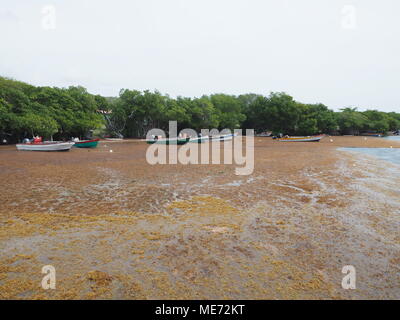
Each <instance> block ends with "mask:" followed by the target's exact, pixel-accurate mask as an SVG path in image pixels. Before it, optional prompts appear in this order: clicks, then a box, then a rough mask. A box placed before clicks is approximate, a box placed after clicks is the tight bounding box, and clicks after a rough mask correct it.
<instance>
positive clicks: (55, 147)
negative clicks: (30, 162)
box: [16, 141, 75, 151]
mask: <svg viewBox="0 0 400 320" xmlns="http://www.w3.org/2000/svg"><path fill="white" fill-rule="evenodd" d="M74 144H75V142H51V141H46V142H39V143H19V144H17V145H16V146H17V149H18V150H21V151H69V150H70V149H71V148H72V146H73V145H74Z"/></svg>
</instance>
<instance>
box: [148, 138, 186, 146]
mask: <svg viewBox="0 0 400 320" xmlns="http://www.w3.org/2000/svg"><path fill="white" fill-rule="evenodd" d="M189 140H190V137H187V138H170V139H164V138H158V139H148V140H146V142H147V143H148V144H154V143H158V144H168V145H169V144H178V145H182V144H186V143H188V142H189Z"/></svg>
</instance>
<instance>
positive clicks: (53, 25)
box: [0, 0, 400, 111]
mask: <svg viewBox="0 0 400 320" xmlns="http://www.w3.org/2000/svg"><path fill="white" fill-rule="evenodd" d="M399 15H400V1H398V0H381V1H378V0H359V1H356V0H347V1H342V0H335V1H333V0H130V1H128V0H127V1H122V0H113V1H111V0H110V1H99V0H86V1H82V0H68V1H67V0H55V1H41V0H0V41H1V44H0V75H2V76H7V77H12V78H15V79H17V80H21V81H25V82H29V83H31V84H34V85H41V86H44V85H47V86H60V87H65V86H69V85H82V86H84V87H86V88H87V89H88V90H89V91H90V92H92V93H96V94H102V95H105V96H116V95H118V92H119V90H120V89H121V88H129V89H138V90H145V89H150V90H154V89H158V90H159V91H161V92H162V93H168V94H170V95H171V96H173V97H175V96H177V95H183V96H201V95H202V94H210V93H217V92H223V93H230V94H241V93H248V92H253V93H260V94H265V95H268V94H269V92H271V91H285V92H287V93H289V94H290V95H292V96H294V98H295V99H296V100H298V101H301V102H307V103H315V102H322V103H325V104H326V105H328V106H329V107H331V108H334V109H338V108H341V107H345V106H357V107H359V108H360V109H361V110H363V109H365V108H377V109H380V110H384V111H400V90H399V89H400V18H399Z"/></svg>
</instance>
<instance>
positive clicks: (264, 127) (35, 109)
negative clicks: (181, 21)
mask: <svg viewBox="0 0 400 320" xmlns="http://www.w3.org/2000/svg"><path fill="white" fill-rule="evenodd" d="M99 111H105V112H106V114H102V113H101V112H99ZM170 120H175V121H177V122H178V125H179V128H180V129H183V128H192V129H195V130H197V131H200V130H201V129H211V128H218V129H224V128H229V129H235V128H242V129H255V131H256V132H263V131H272V132H273V133H274V134H278V133H283V134H288V135H313V134H318V133H329V134H360V133H363V132H377V133H386V132H389V131H395V130H399V129H400V113H396V112H389V113H387V112H382V111H378V110H368V111H363V112H361V111H358V110H357V109H356V108H344V109H341V110H340V111H339V112H335V111H332V110H330V109H329V108H328V107H327V106H325V105H323V104H321V103H318V104H305V103H300V102H297V101H295V100H294V99H293V97H291V96H290V95H288V94H286V93H282V92H275V93H271V94H270V95H269V96H264V95H259V94H243V95H238V96H235V95H227V94H212V95H203V96H202V97H198V98H189V97H177V98H171V97H170V96H168V95H163V94H161V93H160V92H158V91H154V92H151V91H143V92H141V91H137V90H128V89H122V90H121V91H120V93H119V96H118V97H111V98H110V97H102V96H100V95H93V94H90V93H88V92H87V90H86V89H85V88H83V87H80V86H78V87H69V88H55V87H35V86H32V85H29V84H26V83H23V82H19V81H15V80H11V79H6V78H2V77H0V136H7V137H9V139H10V140H21V139H22V138H24V137H29V136H32V135H41V136H44V137H46V138H50V137H52V138H54V139H69V138H70V137H83V136H85V135H88V133H89V132H90V131H92V130H96V129H97V130H99V129H102V130H100V131H96V132H97V133H98V134H108V135H112V136H116V135H119V134H122V135H123V136H124V137H132V138H135V137H144V136H145V135H146V132H147V131H148V130H150V129H152V128H160V129H163V130H165V131H167V129H168V121H170Z"/></svg>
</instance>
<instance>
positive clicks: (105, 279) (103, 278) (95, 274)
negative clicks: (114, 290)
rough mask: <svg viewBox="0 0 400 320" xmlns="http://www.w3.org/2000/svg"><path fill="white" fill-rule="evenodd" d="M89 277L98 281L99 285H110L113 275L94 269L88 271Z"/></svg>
mask: <svg viewBox="0 0 400 320" xmlns="http://www.w3.org/2000/svg"><path fill="white" fill-rule="evenodd" d="M87 279H88V280H90V281H94V282H96V284H97V285H108V284H110V282H111V281H112V277H111V276H110V275H109V274H107V273H105V272H103V271H99V270H93V271H90V272H88V274H87Z"/></svg>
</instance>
